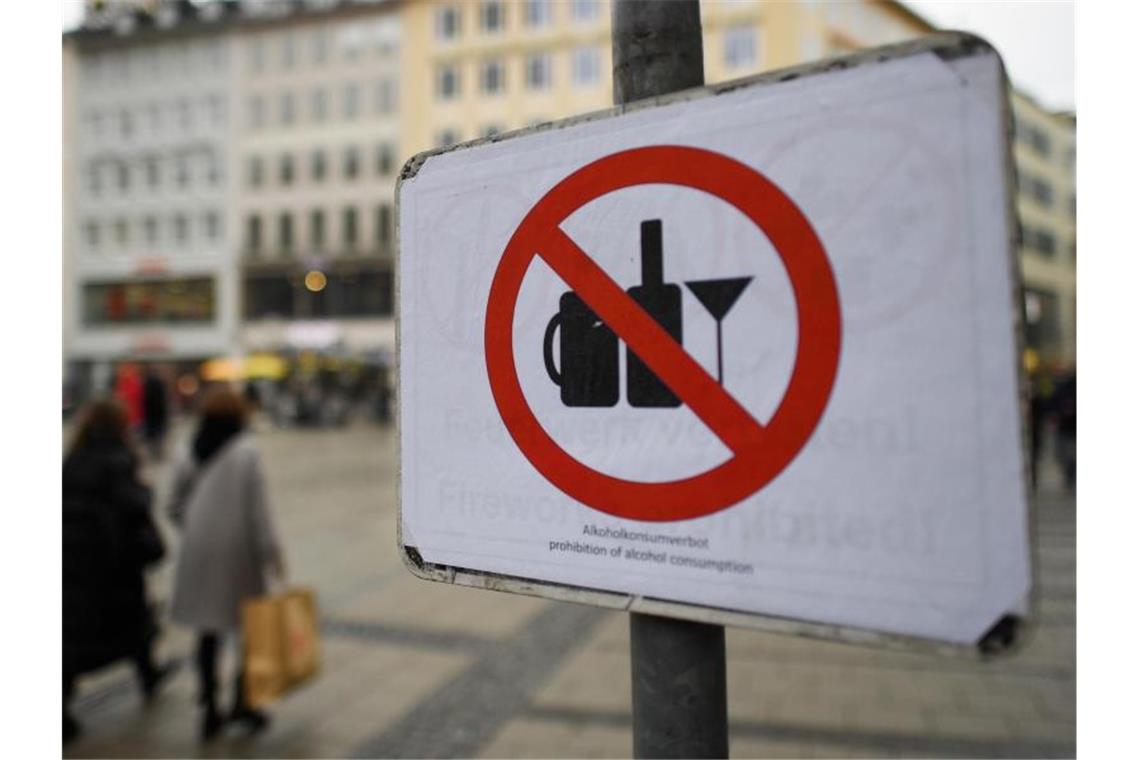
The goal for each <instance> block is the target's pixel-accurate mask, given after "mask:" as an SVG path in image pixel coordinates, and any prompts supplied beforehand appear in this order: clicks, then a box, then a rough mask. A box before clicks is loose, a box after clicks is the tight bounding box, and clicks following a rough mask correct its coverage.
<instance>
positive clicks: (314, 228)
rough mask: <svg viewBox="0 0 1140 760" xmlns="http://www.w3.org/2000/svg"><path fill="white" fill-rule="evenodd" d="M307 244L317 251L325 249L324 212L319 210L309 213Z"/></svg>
mask: <svg viewBox="0 0 1140 760" xmlns="http://www.w3.org/2000/svg"><path fill="white" fill-rule="evenodd" d="M309 242H310V243H311V244H312V246H313V248H314V249H315V250H318V251H320V250H323V249H324V247H325V212H324V211H322V210H321V209H313V210H312V211H311V212H310V213H309Z"/></svg>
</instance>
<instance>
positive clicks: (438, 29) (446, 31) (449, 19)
mask: <svg viewBox="0 0 1140 760" xmlns="http://www.w3.org/2000/svg"><path fill="white" fill-rule="evenodd" d="M461 23H462V17H461V16H460V15H459V9H458V8H456V7H455V6H454V5H445V6H443V7H441V8H436V10H435V38H436V39H437V40H453V39H455V38H456V37H458V36H459V27H460V24H461Z"/></svg>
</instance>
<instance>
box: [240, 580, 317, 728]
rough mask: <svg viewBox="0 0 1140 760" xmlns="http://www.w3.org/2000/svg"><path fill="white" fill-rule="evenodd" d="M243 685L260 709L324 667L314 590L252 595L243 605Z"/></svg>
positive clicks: (295, 589)
mask: <svg viewBox="0 0 1140 760" xmlns="http://www.w3.org/2000/svg"><path fill="white" fill-rule="evenodd" d="M242 633H243V641H244V649H245V658H244V666H243V667H244V673H243V675H244V689H245V695H246V700H247V701H248V703H249V705H250V706H251V707H254V708H256V707H260V706H262V705H265V704H267V703H269V702H272V701H273V700H275V699H278V698H279V697H281V696H282V695H283V694H286V693H287V692H289V691H292V690H293V689H294V688H296V687H297V686H299V685H301V684H302V683H304V682H305V681H308V680H309V679H311V678H312V677H313V676H314V675H316V673H317V671H318V670H319V669H320V635H319V629H318V627H317V604H316V596H315V594H314V593H313V591H312V589H308V588H292V589H289V590H288V591H285V592H284V593H281V594H274V595H270V596H263V597H257V598H255V599H249V600H247V601H246V602H245V603H244V604H243V605H242Z"/></svg>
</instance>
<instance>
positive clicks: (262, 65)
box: [247, 16, 400, 73]
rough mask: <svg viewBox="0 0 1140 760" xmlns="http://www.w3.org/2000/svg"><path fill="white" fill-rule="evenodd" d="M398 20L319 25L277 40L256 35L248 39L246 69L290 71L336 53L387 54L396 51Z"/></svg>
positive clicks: (350, 57)
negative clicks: (307, 30)
mask: <svg viewBox="0 0 1140 760" xmlns="http://www.w3.org/2000/svg"><path fill="white" fill-rule="evenodd" d="M399 47H400V22H399V19H398V18H396V17H395V16H391V17H387V18H383V19H379V20H377V21H350V22H348V23H346V24H342V25H339V26H322V27H319V28H317V29H314V30H312V31H311V32H307V33H305V34H302V33H300V32H286V33H285V34H284V35H282V36H281V37H280V38H279V39H276V40H273V39H267V38H265V37H256V38H254V39H252V40H250V42H249V47H248V51H247V52H248V55H247V68H248V70H249V71H251V72H253V73H264V72H270V71H291V70H293V69H296V68H301V67H308V66H323V65H325V64H327V63H329V62H330V61H331V60H333V57H334V56H337V57H338V58H339V59H340V60H343V61H349V62H352V61H362V60H365V57H364V56H365V54H366V53H368V52H370V51H371V53H373V54H374V55H378V56H382V57H387V56H390V55H392V54H393V53H395V52H396V51H397V50H399Z"/></svg>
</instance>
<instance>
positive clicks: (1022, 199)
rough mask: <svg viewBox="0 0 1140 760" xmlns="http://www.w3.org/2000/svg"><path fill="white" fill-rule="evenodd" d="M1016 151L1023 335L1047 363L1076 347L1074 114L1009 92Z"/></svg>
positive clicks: (1069, 358) (1064, 358)
mask: <svg viewBox="0 0 1140 760" xmlns="http://www.w3.org/2000/svg"><path fill="white" fill-rule="evenodd" d="M1013 113H1014V123H1015V141H1014V152H1015V156H1016V164H1017V211H1018V216H1019V217H1020V223H1021V226H1020V235H1019V241H1020V250H1019V254H1020V259H1021V272H1022V279H1023V280H1024V284H1025V317H1026V337H1027V339H1028V342H1029V345H1030V346H1031V347H1032V348H1033V349H1035V350H1036V351H1037V352H1038V354H1039V356H1040V358H1041V359H1043V360H1044V361H1045V362H1046V364H1048V365H1052V364H1057V363H1060V364H1064V365H1071V364H1073V363H1074V362H1075V361H1076V347H1077V335H1076V327H1077V193H1076V175H1075V167H1076V160H1077V153H1076V144H1077V143H1076V134H1075V132H1076V118H1075V117H1074V116H1072V115H1071V114H1057V113H1052V112H1050V111H1047V110H1045V109H1044V108H1042V107H1041V106H1039V105H1038V104H1037V103H1035V102H1034V101H1033V100H1032V99H1030V98H1028V97H1027V96H1025V95H1023V94H1021V93H1014V97H1013Z"/></svg>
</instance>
